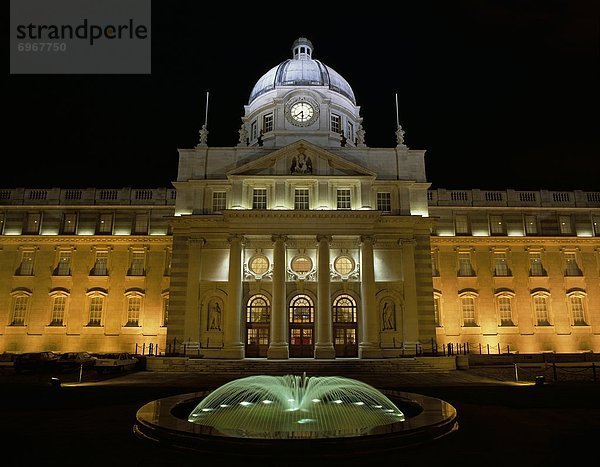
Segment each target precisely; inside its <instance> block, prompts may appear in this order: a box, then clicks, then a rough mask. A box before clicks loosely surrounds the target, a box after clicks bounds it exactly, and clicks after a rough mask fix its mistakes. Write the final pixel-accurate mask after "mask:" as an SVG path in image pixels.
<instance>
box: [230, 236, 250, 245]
mask: <svg viewBox="0 0 600 467" xmlns="http://www.w3.org/2000/svg"><path fill="white" fill-rule="evenodd" d="M227 242H228V243H233V242H238V243H240V244H244V243H245V242H246V239H245V238H244V236H243V235H238V234H233V235H230V236H229V237H227Z"/></svg>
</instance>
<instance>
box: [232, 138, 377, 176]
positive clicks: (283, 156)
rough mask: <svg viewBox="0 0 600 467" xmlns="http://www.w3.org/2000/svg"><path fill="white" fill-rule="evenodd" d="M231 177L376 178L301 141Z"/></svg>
mask: <svg viewBox="0 0 600 467" xmlns="http://www.w3.org/2000/svg"><path fill="white" fill-rule="evenodd" d="M227 175H228V176H320V175H323V176H328V177H332V176H336V175H337V176H346V177H347V176H354V177H375V175H376V174H375V172H373V171H371V170H369V169H367V168H366V167H363V166H362V165H360V164H357V163H356V162H353V161H350V160H347V159H345V158H344V157H342V156H339V155H337V154H334V153H332V152H329V151H327V149H324V148H320V147H318V146H315V145H314V144H312V143H309V142H307V141H304V140H300V141H296V142H294V143H292V144H290V145H288V146H285V147H283V148H280V149H276V150H275V151H273V152H272V153H270V154H266V155H263V156H261V157H259V158H258V159H255V160H253V161H250V162H247V163H245V164H243V165H241V166H239V167H236V168H235V169H233V170H230V171H229V172H228V173H227Z"/></svg>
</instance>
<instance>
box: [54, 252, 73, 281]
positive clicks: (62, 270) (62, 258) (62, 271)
mask: <svg viewBox="0 0 600 467" xmlns="http://www.w3.org/2000/svg"><path fill="white" fill-rule="evenodd" d="M55 275H56V276H70V275H71V251H61V252H59V253H58V265H57V266H56V269H55Z"/></svg>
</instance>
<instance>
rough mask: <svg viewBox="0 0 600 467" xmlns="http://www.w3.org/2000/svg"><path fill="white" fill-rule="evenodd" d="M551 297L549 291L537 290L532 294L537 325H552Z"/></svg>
mask: <svg viewBox="0 0 600 467" xmlns="http://www.w3.org/2000/svg"><path fill="white" fill-rule="evenodd" d="M549 298H550V294H548V293H547V292H536V293H534V294H533V296H532V300H533V313H534V316H535V324H536V326H550V310H549V306H548V302H549Z"/></svg>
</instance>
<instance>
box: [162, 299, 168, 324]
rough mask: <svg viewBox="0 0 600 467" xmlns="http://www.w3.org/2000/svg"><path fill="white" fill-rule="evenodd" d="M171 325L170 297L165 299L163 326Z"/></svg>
mask: <svg viewBox="0 0 600 467" xmlns="http://www.w3.org/2000/svg"><path fill="white" fill-rule="evenodd" d="M168 323H169V297H163V326H166V325H167V324H168Z"/></svg>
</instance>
